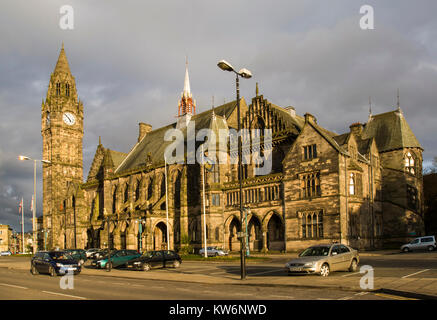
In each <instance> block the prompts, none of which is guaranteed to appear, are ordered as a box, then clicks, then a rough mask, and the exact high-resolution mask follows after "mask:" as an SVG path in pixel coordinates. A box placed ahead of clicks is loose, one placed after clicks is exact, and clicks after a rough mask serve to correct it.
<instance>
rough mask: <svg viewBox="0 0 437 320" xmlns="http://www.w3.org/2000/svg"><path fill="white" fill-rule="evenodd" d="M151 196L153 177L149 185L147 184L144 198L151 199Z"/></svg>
mask: <svg viewBox="0 0 437 320" xmlns="http://www.w3.org/2000/svg"><path fill="white" fill-rule="evenodd" d="M152 196H153V179H150V180H149V185H148V186H147V199H146V200H150V199H152Z"/></svg>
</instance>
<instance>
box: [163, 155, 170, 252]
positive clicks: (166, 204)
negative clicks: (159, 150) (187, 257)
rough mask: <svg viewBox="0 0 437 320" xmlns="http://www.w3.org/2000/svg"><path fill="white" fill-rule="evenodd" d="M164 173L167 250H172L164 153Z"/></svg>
mask: <svg viewBox="0 0 437 320" xmlns="http://www.w3.org/2000/svg"><path fill="white" fill-rule="evenodd" d="M164 174H165V211H166V216H167V250H170V232H169V227H170V225H169V224H168V195H167V192H168V187H167V159H166V157H165V155H164Z"/></svg>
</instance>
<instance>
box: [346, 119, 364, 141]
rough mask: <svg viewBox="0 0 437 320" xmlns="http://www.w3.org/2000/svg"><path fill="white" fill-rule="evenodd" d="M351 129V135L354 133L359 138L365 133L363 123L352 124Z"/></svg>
mask: <svg viewBox="0 0 437 320" xmlns="http://www.w3.org/2000/svg"><path fill="white" fill-rule="evenodd" d="M349 128H350V129H351V133H353V134H354V135H356V136H357V137H361V134H362V133H363V125H362V124H361V123H359V122H355V123H352V124H351V125H350V126H349Z"/></svg>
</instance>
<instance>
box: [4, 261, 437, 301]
mask: <svg viewBox="0 0 437 320" xmlns="http://www.w3.org/2000/svg"><path fill="white" fill-rule="evenodd" d="M17 259H23V258H16V257H1V259H0V262H3V263H4V264H1V266H3V267H1V268H0V299H3V300H5V299H6V300H22V299H24V300H27V299H38V300H54V299H55V300H113V299H117V300H119V299H122V300H386V299H395V300H404V299H406V298H404V297H400V296H394V295H387V294H381V293H375V292H356V291H355V292H354V291H343V290H341V289H334V288H305V287H298V286H293V287H287V286H254V285H241V284H240V285H234V284H220V279H226V278H233V279H236V278H238V276H239V274H240V266H239V264H238V263H217V262H216V263H213V262H201V261H184V262H183V264H182V266H181V267H180V268H178V269H154V270H152V271H150V272H149V273H148V275H149V276H150V277H149V278H148V279H141V277H138V278H136V277H137V276H138V275H140V273H141V271H132V270H116V271H115V272H113V273H111V276H109V277H108V273H107V272H106V271H104V270H93V272H92V273H91V272H90V271H91V269H89V267H85V268H84V269H83V271H82V273H81V274H80V275H78V276H75V277H74V282H73V287H74V288H73V289H62V287H61V282H62V281H63V280H62V279H63V277H60V276H58V277H53V278H52V277H50V276H48V275H36V276H33V275H31V274H30V272H29V271H28V270H20V269H8V268H7V267H4V266H5V265H6V266H7V264H8V262H11V263H12V262H13V261H17ZM287 259H288V258H287V257H279V258H275V259H274V260H273V261H272V262H269V263H256V264H255V263H250V262H249V263H248V266H247V274H248V278H250V279H254V278H257V277H265V276H268V277H271V278H270V279H280V278H281V277H283V278H284V279H287V277H290V276H288V275H286V273H285V272H284V270H283V266H284V263H285V262H286V261H287ZM360 265H361V266H362V265H370V266H372V267H373V268H374V272H375V279H376V280H375V281H377V279H383V278H384V277H398V278H399V279H409V280H411V281H415V279H419V278H420V279H422V280H421V281H423V279H425V280H426V279H429V280H436V279H437V252H431V253H409V254H392V255H383V256H365V257H362V258H361V263H360ZM26 268H27V262H26ZM122 275H123V276H122ZM126 275H127V276H128V277H126ZM170 275H172V276H173V277H174V276H177V278H178V279H181V280H183V279H184V276H185V277H187V276H188V275H189V276H191V277H192V276H196V275H198V276H200V275H209V276H213V277H215V279H217V283H208V284H205V283H196V282H181V281H165V280H163V279H166V278H167V279H168V277H169V276H170ZM179 275H180V277H179ZM155 276H156V279H153V277H155ZM151 277H152V278H151ZM297 277H305V279H309V280H311V281H313V280H314V281H320V279H321V277H319V276H317V275H310V276H297ZM361 277H362V274H360V273H359V272H356V273H350V272H333V273H331V275H330V276H329V278H330V279H334V280H335V279H338V283H341V281H342V280H343V279H346V278H347V279H352V278H356V281H357V283H358V282H359V279H360V278H361Z"/></svg>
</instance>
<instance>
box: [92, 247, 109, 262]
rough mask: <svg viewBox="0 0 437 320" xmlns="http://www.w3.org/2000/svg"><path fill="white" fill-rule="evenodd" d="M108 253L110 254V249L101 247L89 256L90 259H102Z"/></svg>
mask: <svg viewBox="0 0 437 320" xmlns="http://www.w3.org/2000/svg"><path fill="white" fill-rule="evenodd" d="M107 254H108V249H99V250H97V251H94V252H92V253H91V255H90V256H89V259H92V260H96V259H101V258H102V257H104V256H106V255H107Z"/></svg>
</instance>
